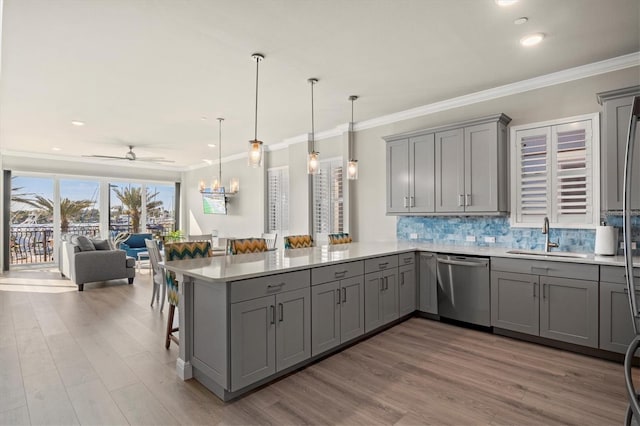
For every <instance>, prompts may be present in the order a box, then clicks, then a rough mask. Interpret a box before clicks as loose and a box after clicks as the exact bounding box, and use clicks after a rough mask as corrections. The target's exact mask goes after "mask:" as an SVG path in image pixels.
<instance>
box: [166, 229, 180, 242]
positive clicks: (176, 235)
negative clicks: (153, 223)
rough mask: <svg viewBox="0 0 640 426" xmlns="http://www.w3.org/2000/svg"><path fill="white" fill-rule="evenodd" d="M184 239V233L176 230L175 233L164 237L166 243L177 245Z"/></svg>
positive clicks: (172, 232)
mask: <svg viewBox="0 0 640 426" xmlns="http://www.w3.org/2000/svg"><path fill="white" fill-rule="evenodd" d="M183 239H184V233H183V232H182V231H181V230H179V229H178V230H175V231H171V232H169V233H168V234H167V235H165V237H164V242H165V243H177V242H179V241H182V240H183Z"/></svg>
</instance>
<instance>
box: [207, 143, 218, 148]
mask: <svg viewBox="0 0 640 426" xmlns="http://www.w3.org/2000/svg"><path fill="white" fill-rule="evenodd" d="M207 146H208V147H209V148H215V147H216V144H215V143H208V144H207Z"/></svg>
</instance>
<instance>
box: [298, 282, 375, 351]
mask: <svg viewBox="0 0 640 426" xmlns="http://www.w3.org/2000/svg"><path fill="white" fill-rule="evenodd" d="M311 325H312V330H311V354H312V355H313V356H315V355H318V354H321V353H323V352H325V351H327V350H329V349H331V348H334V347H336V346H338V345H340V344H341V343H345V342H348V341H349V340H351V339H354V338H356V337H358V336H360V335H362V334H364V277H363V276H359V277H354V278H349V279H346V280H342V281H332V282H328V283H324V284H320V285H315V286H313V287H311Z"/></svg>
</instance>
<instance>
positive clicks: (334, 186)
mask: <svg viewBox="0 0 640 426" xmlns="http://www.w3.org/2000/svg"><path fill="white" fill-rule="evenodd" d="M342 168H343V166H342V159H341V158H335V159H329V160H325V161H321V162H320V168H319V170H318V173H317V174H316V175H314V176H313V232H314V234H315V235H316V236H317V235H318V234H326V233H336V232H343V231H344V221H343V211H344V204H343V199H342Z"/></svg>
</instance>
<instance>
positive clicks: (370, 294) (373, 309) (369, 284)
mask: <svg viewBox="0 0 640 426" xmlns="http://www.w3.org/2000/svg"><path fill="white" fill-rule="evenodd" d="M383 284H384V280H383V279H382V273H381V272H372V273H370V274H366V275H365V276H364V331H365V333H368V332H370V331H371V330H374V329H376V328H378V327H380V326H381V325H382V324H383V322H382V309H380V307H381V306H382V289H383Z"/></svg>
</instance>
